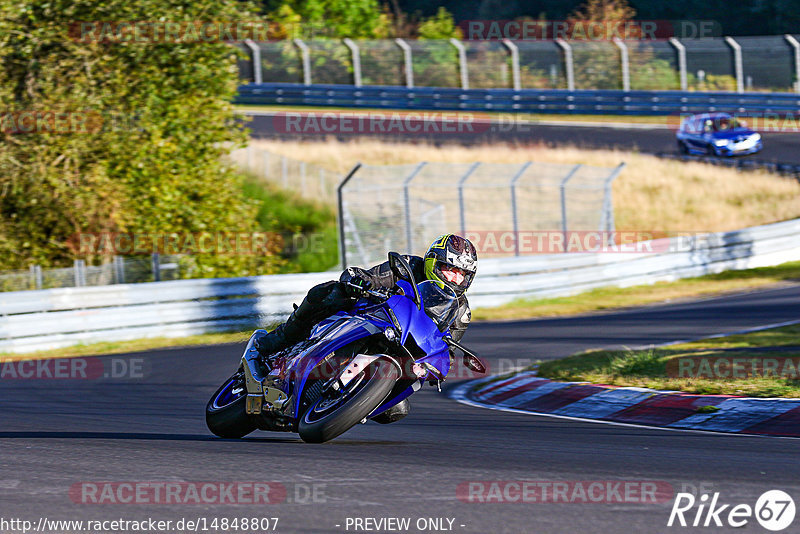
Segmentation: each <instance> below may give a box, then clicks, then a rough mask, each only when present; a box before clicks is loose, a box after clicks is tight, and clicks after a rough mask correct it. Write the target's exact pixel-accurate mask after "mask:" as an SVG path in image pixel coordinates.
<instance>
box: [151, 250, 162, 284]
mask: <svg viewBox="0 0 800 534" xmlns="http://www.w3.org/2000/svg"><path fill="white" fill-rule="evenodd" d="M150 261H151V263H152V265H153V282H160V281H161V258H160V257H159V255H158V252H153V254H152V255H151V256H150Z"/></svg>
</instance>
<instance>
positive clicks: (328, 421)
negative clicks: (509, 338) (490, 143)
mask: <svg viewBox="0 0 800 534" xmlns="http://www.w3.org/2000/svg"><path fill="white" fill-rule="evenodd" d="M389 264H390V266H391V269H392V271H393V272H394V274H395V275H396V276H397V277H398V279H399V281H398V283H397V285H396V286H395V287H394V288H392V289H371V290H362V289H361V288H360V287H357V286H354V290H357V291H359V292H360V293H359V294H360V295H362V297H361V298H360V299H359V300H358V301H357V302H356V304H355V305H354V307H353V308H352V309H351V310H350V311H349V312H339V313H336V314H334V315H332V316H330V317H328V318H327V319H325V320H323V321H321V322H320V323H319V324H317V325H316V326H315V327H314V328H313V330H312V331H311V335H310V336H309V339H307V340H305V341H302V342H300V343H298V344H297V345H295V346H293V347H290V348H288V349H286V350H285V351H282V352H280V353H278V354H276V355H275V356H273V357H271V358H270V360H269V361H268V362H267V361H265V360H264V359H263V358H262V357H261V356H260V355H259V353H258V351H257V350H256V348H255V343H256V340H257V339H258V338H259V337H260V336H263V335H266V331H264V330H256V331H255V332H254V333H253V335H252V336H251V337H250V341H249V342H248V344H247V347H246V349H245V351H244V354H243V355H242V359H241V365H240V366H239V369H238V370H237V372H236V373H234V375H233V376H231V377H230V378H229V379H228V380H227V381H226V382H225V383H224V384H223V385H222V387H220V388H219V389H218V390H217V392H216V393H214V395H213V396H212V397H211V400H210V401H209V402H208V405H207V406H206V423H207V425H208V428H209V430H211V432H213V433H214V434H215V435H217V436H220V437H223V438H241V437H243V436H245V435H247V434H249V433H251V432H253V431H254V430H256V429H260V430H269V431H281V432H297V433H299V434H300V437H301V438H302V439H303V441H306V442H311V443H321V442H324V441H328V440H331V439H333V438H335V437H337V436H339V435H341V434H343V433H344V432H346V431H347V430H349V429H350V428H352V427H353V426H355V425H357V424H359V423H366V422H367V420H369V419H373V418H375V417H377V416H379V415H380V414H382V413H384V412H386V411H387V410H389V409H391V408H392V407H393V406H395V405H397V404H398V403H400V402H402V401H403V400H404V399H406V398H408V397H409V396H410V395H412V394H413V393H414V392H415V391H418V390H419V389H420V388H421V387H422V385H423V384H424V383H425V382H426V381H427V382H429V383H430V384H432V385H435V386H436V387H437V388H439V390H440V391H441V383H442V382H443V381H444V379H445V377H446V376H447V374H448V372H449V371H450V369H451V367H452V365H453V361H452V356H451V354H452V351H451V348H452V349H458V350H460V351H461V352H463V354H464V356H463V364H464V365H465V366H466V367H468V368H469V369H471V370H472V371H474V372H476V373H479V374H483V373H485V372H486V368H485V366H484V365H483V363H482V362H481V360H480V359H479V358H478V356H477V355H476V354H475V353H473V352H472V351H470V350H468V349H467V348H466V347H464V346H463V345H461V344H459V343H458V342H456V341H455V340H453V339H452V337H451V336H450V330H449V329H450V326H451V325H452V324H453V322H454V321H455V319H456V314H457V311H458V302H457V298H456V295H455V293H454V292H453V291H452V290H451V289H450V288H447V287H444V288H443V287H440V286H438V285H437V284H435V283H434V282H432V281H430V280H426V281H423V282H420V283H417V282H416V280H414V274H413V271H412V269H411V267H410V266H409V264H408V262H407V261H406V260H405V259H404V258H403V257H402V256H400V255H399V254H397V253H396V252H390V253H389Z"/></svg>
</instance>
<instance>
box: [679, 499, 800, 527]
mask: <svg viewBox="0 0 800 534" xmlns="http://www.w3.org/2000/svg"><path fill="white" fill-rule="evenodd" d="M695 505H696V510H695ZM794 516H795V506H794V499H792V497H791V496H790V495H789V494H788V493H786V492H785V491H781V490H770V491H766V492H764V493H763V494H762V495H761V496H760V497H759V498H758V500H757V501H756V504H755V506H754V507H751V506H750V505H749V504H736V505H731V504H721V503H719V493H714V494H713V495H712V496H711V497H710V498H709V496H708V494H705V493H704V494H702V495H701V496H700V498H699V499H696V498H695V496H694V495H692V494H691V493H678V494H677V495H676V496H675V502H674V503H673V505H672V511H671V512H670V514H669V521H667V526H668V527H671V526H673V525H676V526H681V527H686V526H692V527H711V526H714V527H721V526H724V525H728V526H731V527H734V528H739V527H743V526H745V525H747V523H748V522H750V520H751V519H753V518H755V520H756V521H758V524H759V525H761V526H762V527H764V528H765V529H767V530H771V531H773V532H778V531H781V530H784V529H786V528H788V527H789V526H790V525H791V524H792V522H793V521H794Z"/></svg>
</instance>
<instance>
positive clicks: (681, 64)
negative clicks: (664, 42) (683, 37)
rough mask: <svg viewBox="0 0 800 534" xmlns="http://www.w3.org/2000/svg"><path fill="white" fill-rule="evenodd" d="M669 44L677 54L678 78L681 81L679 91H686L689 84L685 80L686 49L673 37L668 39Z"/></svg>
mask: <svg viewBox="0 0 800 534" xmlns="http://www.w3.org/2000/svg"><path fill="white" fill-rule="evenodd" d="M669 44H671V45H672V46H673V47H674V48H675V50H677V52H678V76H679V77H680V80H681V91H687V90H688V89H689V84H688V82H687V79H686V47H685V46H683V43H681V42H680V41H679V40H678V39H676V38H675V37H670V38H669Z"/></svg>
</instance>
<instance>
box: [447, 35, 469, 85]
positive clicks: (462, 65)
mask: <svg viewBox="0 0 800 534" xmlns="http://www.w3.org/2000/svg"><path fill="white" fill-rule="evenodd" d="M450 44H451V45H453V46H454V47H456V50H457V51H458V71H459V73H461V88H462V89H465V90H466V89H469V71H468V70H467V49H466V48H464V43H462V42H461V41H459V40H458V39H456V38H455V37H451V38H450Z"/></svg>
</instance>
